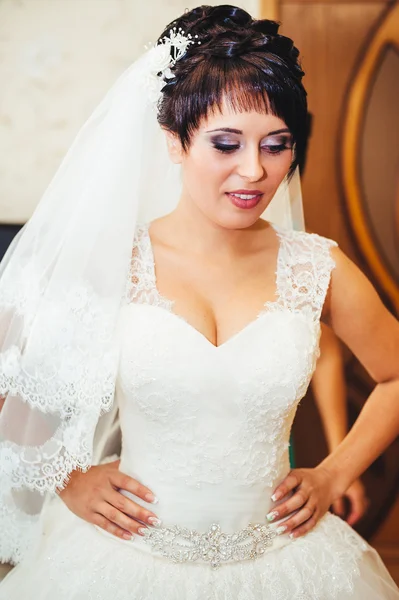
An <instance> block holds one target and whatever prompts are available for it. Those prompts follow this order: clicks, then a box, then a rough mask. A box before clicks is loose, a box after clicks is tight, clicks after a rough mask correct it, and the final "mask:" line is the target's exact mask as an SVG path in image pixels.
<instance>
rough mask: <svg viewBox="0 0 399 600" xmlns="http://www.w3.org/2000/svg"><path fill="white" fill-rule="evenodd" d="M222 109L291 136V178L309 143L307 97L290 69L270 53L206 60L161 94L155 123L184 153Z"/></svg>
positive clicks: (216, 57) (201, 61) (168, 86)
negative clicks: (273, 121)
mask: <svg viewBox="0 0 399 600" xmlns="http://www.w3.org/2000/svg"><path fill="white" fill-rule="evenodd" d="M225 103H227V104H228V105H229V107H231V108H232V109H233V111H234V112H253V111H254V112H257V113H260V114H272V115H274V116H276V117H278V118H280V119H281V120H282V121H283V122H284V123H285V125H286V127H288V129H289V130H290V132H291V134H292V137H293V142H294V144H295V156H294V159H293V163H292V165H291V168H290V175H291V174H292V173H293V171H294V169H295V167H296V166H297V165H299V166H301V167H302V165H303V161H304V157H305V149H306V144H307V138H308V122H309V121H308V112H307V103H306V93H304V90H303V87H302V85H301V82H300V79H299V78H297V77H295V76H293V72H292V68H291V66H290V65H289V64H287V62H284V61H283V60H282V59H281V58H280V57H279V56H277V55H275V54H272V53H258V52H252V53H251V54H247V55H245V56H239V57H234V58H232V57H227V58H226V57H219V56H207V57H206V59H202V60H200V61H198V62H197V63H196V64H195V67H194V68H191V69H190V70H187V72H186V73H185V74H184V76H183V77H181V78H179V79H178V81H176V82H175V83H174V82H173V79H172V80H170V83H168V84H167V85H166V86H165V87H164V88H163V97H162V100H161V102H160V105H159V110H158V121H159V123H160V125H161V126H163V127H165V128H166V129H168V130H170V131H172V132H173V133H175V134H177V136H178V137H179V139H180V142H181V144H182V147H183V149H184V151H187V150H188V149H189V147H190V142H191V140H192V137H193V135H194V134H195V132H196V131H197V130H198V128H199V127H200V125H201V122H202V121H203V120H204V119H206V118H207V117H208V116H209V115H211V114H214V113H216V112H220V113H223V105H225Z"/></svg>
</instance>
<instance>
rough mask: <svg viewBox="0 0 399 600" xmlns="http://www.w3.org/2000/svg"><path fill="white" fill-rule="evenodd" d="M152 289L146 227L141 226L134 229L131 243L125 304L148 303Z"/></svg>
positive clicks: (153, 285) (152, 265) (150, 257)
mask: <svg viewBox="0 0 399 600" xmlns="http://www.w3.org/2000/svg"><path fill="white" fill-rule="evenodd" d="M154 288H155V281H154V262H153V260H152V251H151V242H150V239H149V236H148V226H147V224H141V225H138V227H137V229H136V233H135V236H134V241H133V248H132V259H131V262H130V269H129V273H128V280H127V284H126V293H125V299H126V302H127V303H130V302H134V303H139V302H149V299H150V297H151V295H152V294H153V293H154Z"/></svg>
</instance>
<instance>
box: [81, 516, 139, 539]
mask: <svg viewBox="0 0 399 600" xmlns="http://www.w3.org/2000/svg"><path fill="white" fill-rule="evenodd" d="M91 522H92V523H93V524H94V525H97V526H98V527H101V529H104V531H107V532H108V533H111V534H112V535H115V536H116V537H118V538H122V539H124V540H130V539H132V537H133V536H132V533H131V532H130V531H126V530H125V529H122V528H121V527H119V526H118V525H116V523H112V522H111V521H109V520H108V519H107V518H106V517H104V515H102V514H100V513H94V515H93V518H92V521H91Z"/></svg>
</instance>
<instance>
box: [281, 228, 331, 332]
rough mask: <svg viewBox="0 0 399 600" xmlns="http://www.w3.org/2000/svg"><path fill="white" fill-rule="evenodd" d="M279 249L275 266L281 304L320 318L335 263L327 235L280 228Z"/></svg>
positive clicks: (316, 318) (317, 318)
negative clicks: (280, 246)
mask: <svg viewBox="0 0 399 600" xmlns="http://www.w3.org/2000/svg"><path fill="white" fill-rule="evenodd" d="M279 235H280V239H281V244H282V249H281V250H282V251H281V252H280V254H279V264H278V268H277V286H278V290H279V297H280V303H282V304H283V305H284V306H285V307H286V308H289V309H290V310H292V311H301V312H307V313H308V314H310V315H311V316H312V317H313V318H314V319H315V320H319V319H320V316H321V312H322V309H323V304H324V301H325V298H326V294H327V290H328V287H329V284H330V278H331V272H332V270H333V269H334V267H335V262H334V260H333V258H332V256H331V248H332V247H334V246H337V245H338V244H337V243H336V242H335V241H334V240H331V239H329V238H325V237H322V236H320V235H317V234H316V233H307V232H305V231H282V230H281V231H279Z"/></svg>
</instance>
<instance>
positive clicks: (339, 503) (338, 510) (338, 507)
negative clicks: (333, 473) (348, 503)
mask: <svg viewBox="0 0 399 600" xmlns="http://www.w3.org/2000/svg"><path fill="white" fill-rule="evenodd" d="M332 506H333V509H334V513H335V514H336V515H339V516H340V517H344V515H345V505H344V500H343V498H337V500H335V501H334V502H333V505H332Z"/></svg>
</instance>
